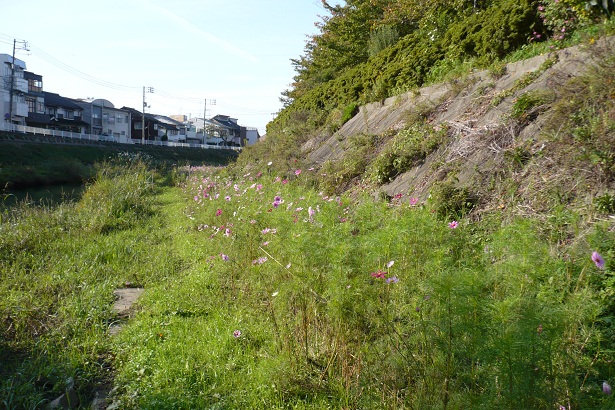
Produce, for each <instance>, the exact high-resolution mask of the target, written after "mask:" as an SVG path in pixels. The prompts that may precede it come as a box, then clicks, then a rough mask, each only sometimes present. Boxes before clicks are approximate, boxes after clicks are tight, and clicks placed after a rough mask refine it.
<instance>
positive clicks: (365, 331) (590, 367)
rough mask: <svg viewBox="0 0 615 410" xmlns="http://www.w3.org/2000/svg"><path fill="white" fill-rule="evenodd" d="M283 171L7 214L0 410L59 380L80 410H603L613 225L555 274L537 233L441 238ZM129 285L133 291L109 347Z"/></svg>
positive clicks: (196, 173) (415, 211)
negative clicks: (104, 385)
mask: <svg viewBox="0 0 615 410" xmlns="http://www.w3.org/2000/svg"><path fill="white" fill-rule="evenodd" d="M274 169H275V167H274V166H272V167H268V166H266V165H263V166H262V169H259V170H253V172H252V173H250V174H246V175H243V176H241V177H239V178H235V179H231V178H229V177H228V176H226V175H225V174H224V172H221V171H220V170H218V169H208V168H207V169H191V170H190V172H189V173H187V175H188V176H187V177H186V180H185V182H184V183H183V184H182V186H181V187H178V188H169V187H165V188H162V187H154V186H152V183H153V181H156V180H158V178H155V177H154V178H152V177H151V175H150V173H149V172H148V170H147V168H145V167H144V166H143V165H142V164H129V165H126V166H125V167H124V168H121V167H116V166H107V167H106V168H104V169H103V170H102V171H101V172H100V173H99V178H98V181H97V182H96V183H95V184H93V185H92V186H91V187H89V189H88V191H87V192H86V194H85V195H84V198H83V199H82V200H81V201H80V202H78V203H76V204H66V205H63V206H58V207H56V208H49V209H40V208H39V209H31V208H25V207H24V208H18V209H15V210H14V211H13V213H11V214H9V213H6V214H4V215H3V218H2V225H0V228H1V229H2V235H0V258H1V259H0V269H1V270H0V274H1V275H2V281H1V285H0V296H1V297H0V318H2V322H1V323H2V325H3V326H2V329H1V331H2V332H1V333H0V347H1V349H2V355H1V357H0V360H1V361H2V367H1V370H0V372H1V376H2V382H1V384H0V389H1V390H0V393H1V394H0V396H1V397H3V400H4V403H3V405H4V407H6V408H11V409H12V408H35V407H37V406H42V405H43V404H44V403H46V402H47V401H49V400H50V399H51V398H53V397H54V396H57V395H58V394H59V393H61V392H62V391H64V389H65V388H66V384H67V381H66V380H67V379H68V378H69V377H71V378H73V380H74V381H75V385H76V386H77V388H78V391H79V393H80V395H81V398H82V402H87V400H88V399H89V398H91V395H92V389H93V388H94V386H96V385H97V383H101V382H103V381H110V380H112V383H113V384H114V385H115V386H116V387H117V389H116V390H115V393H114V396H113V399H114V400H115V401H116V406H118V407H120V408H135V409H136V408H139V409H167V408H178V409H181V408H183V409H192V408H220V409H222V408H228V409H236V408H255V409H258V408H262V409H276V408H277V409H285V408H293V409H295V408H298V409H322V408H366V409H367V408H369V409H371V408H373V409H376V408H377V409H380V408H396V409H398V408H409V409H412V408H414V409H429V408H447V409H448V408H450V409H453V408H511V409H512V408H514V409H517V408H528V409H531V408H536V409H538V408H558V406H563V407H564V408H566V409H576V408H604V409H607V408H610V407H612V406H613V404H614V402H613V398H612V396H609V395H605V394H604V393H603V390H602V384H603V382H605V381H606V382H607V383H610V384H612V383H613V382H615V380H614V370H615V369H614V368H613V364H612V354H611V352H612V349H613V340H612V339H609V337H610V336H611V335H612V334H613V327H612V324H611V323H612V322H611V321H610V320H611V319H610V317H611V316H612V312H611V306H612V305H609V303H607V302H608V298H609V296H608V295H609V294H612V279H611V278H612V275H611V272H612V268H613V264H612V262H611V260H612V255H613V252H614V251H615V246H611V245H610V244H615V236H614V235H613V233H612V231H611V230H610V229H609V227H608V226H606V227H601V228H600V229H596V230H595V231H594V232H593V233H591V235H589V236H586V237H585V238H580V239H578V241H577V242H576V245H575V246H574V247H570V248H569V249H567V250H566V251H565V253H562V252H561V250H559V248H556V247H554V246H551V245H550V244H549V243H548V242H546V241H545V240H544V239H543V238H544V234H543V230H544V227H542V226H537V225H536V223H534V222H532V221H527V220H517V221H513V222H511V223H507V224H506V225H504V224H502V223H500V222H499V220H498V218H493V219H492V220H489V221H487V220H485V221H484V222H482V223H472V222H470V221H467V220H459V221H451V220H442V217H441V216H440V215H439V214H438V212H434V211H436V210H437V209H438V204H435V203H431V202H427V203H415V201H412V203H409V202H408V200H407V199H403V198H402V197H395V198H394V199H393V200H392V201H390V202H388V201H374V200H373V198H371V197H369V196H367V195H364V196H363V195H361V194H360V193H357V192H355V193H354V194H353V197H349V196H340V197H329V196H326V195H325V194H324V193H319V192H316V191H313V190H312V189H311V188H310V186H311V185H312V183H311V182H310V181H312V179H313V178H314V175H310V173H312V172H314V171H309V170H294V171H291V172H288V173H287V174H282V173H278V171H274ZM453 222H456V223H453ZM593 251H598V252H599V253H601V254H602V255H604V256H605V258H606V265H605V266H604V269H600V267H598V266H597V265H596V264H594V263H593V262H592V260H591V258H590V256H591V254H592V252H593ZM126 282H129V283H130V285H131V286H132V285H142V286H144V287H145V292H144V293H143V295H142V296H141V298H140V299H139V301H138V304H137V306H136V316H135V317H134V318H133V319H132V320H130V321H129V322H128V323H127V324H126V325H125V326H124V328H123V329H122V331H121V332H120V333H119V334H118V335H117V336H113V337H110V336H109V335H108V327H109V325H110V323H111V322H112V321H113V320H114V317H113V312H112V311H111V305H112V302H113V293H112V292H113V289H114V288H115V287H118V286H126ZM609 292H611V293H609Z"/></svg>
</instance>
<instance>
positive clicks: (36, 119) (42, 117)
mask: <svg viewBox="0 0 615 410" xmlns="http://www.w3.org/2000/svg"><path fill="white" fill-rule="evenodd" d="M52 117H53V116H52V115H49V114H39V113H37V112H29V113H28V116H27V117H26V124H51V118H52Z"/></svg>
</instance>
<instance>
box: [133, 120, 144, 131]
mask: <svg viewBox="0 0 615 410" xmlns="http://www.w3.org/2000/svg"><path fill="white" fill-rule="evenodd" d="M142 125H143V124H141V122H140V121H139V122H135V130H140V129H142V128H143V127H142Z"/></svg>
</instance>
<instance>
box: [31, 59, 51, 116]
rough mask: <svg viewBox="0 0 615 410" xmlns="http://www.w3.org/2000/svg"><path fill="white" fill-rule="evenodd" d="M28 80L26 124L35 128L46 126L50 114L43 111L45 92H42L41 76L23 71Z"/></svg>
mask: <svg viewBox="0 0 615 410" xmlns="http://www.w3.org/2000/svg"><path fill="white" fill-rule="evenodd" d="M24 78H25V79H26V81H27V82H28V92H27V93H26V94H25V100H26V105H27V106H28V116H27V117H26V125H28V126H30V127H37V128H48V127H49V126H50V125H51V116H50V115H48V114H46V113H45V94H43V76H41V75H38V74H34V73H31V72H29V71H24Z"/></svg>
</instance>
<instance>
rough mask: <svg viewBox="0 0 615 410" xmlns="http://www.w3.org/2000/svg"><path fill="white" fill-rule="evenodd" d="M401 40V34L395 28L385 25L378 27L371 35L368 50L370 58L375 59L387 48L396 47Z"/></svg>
mask: <svg viewBox="0 0 615 410" xmlns="http://www.w3.org/2000/svg"><path fill="white" fill-rule="evenodd" d="M397 40H399V32H398V31H397V29H396V28H395V27H392V26H388V25H384V26H380V27H378V28H377V29H376V30H374V31H372V32H371V33H370V34H369V42H368V44H367V48H368V50H369V56H370V57H373V56H375V55H376V54H378V53H379V52H381V51H382V50H384V49H385V48H387V47H391V46H392V45H394V44H395V43H396V42H397Z"/></svg>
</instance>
